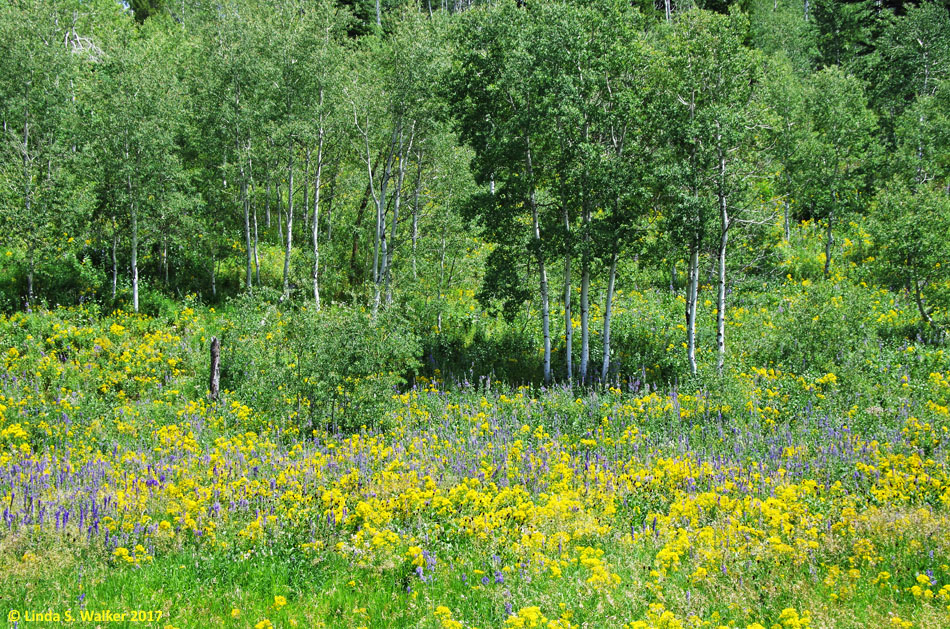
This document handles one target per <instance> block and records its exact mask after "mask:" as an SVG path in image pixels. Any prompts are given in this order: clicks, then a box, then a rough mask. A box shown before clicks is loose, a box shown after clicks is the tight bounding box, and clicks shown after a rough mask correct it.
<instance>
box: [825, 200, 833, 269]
mask: <svg viewBox="0 0 950 629" xmlns="http://www.w3.org/2000/svg"><path fill="white" fill-rule="evenodd" d="M834 219H835V213H834V211H833V210H832V212H831V213H830V214H828V224H827V227H826V228H825V277H828V276H829V275H831V246H832V245H833V244H834V236H833V235H832V233H831V224H832V222H834Z"/></svg>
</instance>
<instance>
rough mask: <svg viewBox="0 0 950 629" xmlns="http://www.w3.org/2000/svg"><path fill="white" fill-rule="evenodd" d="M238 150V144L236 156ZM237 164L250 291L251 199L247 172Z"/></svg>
mask: <svg viewBox="0 0 950 629" xmlns="http://www.w3.org/2000/svg"><path fill="white" fill-rule="evenodd" d="M240 149H241V147H240V143H238V155H240ZM238 163H240V164H241V168H240V172H241V206H242V208H243V210H244V250H245V252H246V253H247V268H246V269H245V273H244V288H245V289H247V290H248V291H250V290H251V286H252V283H253V279H254V275H253V265H254V249H253V246H252V245H251V199H250V196H249V195H248V193H247V172H246V171H245V170H244V160H242V159H238Z"/></svg>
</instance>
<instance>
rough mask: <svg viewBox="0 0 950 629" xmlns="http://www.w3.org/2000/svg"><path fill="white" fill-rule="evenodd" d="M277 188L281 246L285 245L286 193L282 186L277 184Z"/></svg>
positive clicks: (278, 232)
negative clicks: (282, 190)
mask: <svg viewBox="0 0 950 629" xmlns="http://www.w3.org/2000/svg"><path fill="white" fill-rule="evenodd" d="M275 187H276V188H277V206H276V207H277V234H278V236H279V237H280V246H281V248H283V246H284V195H283V193H282V192H281V191H280V186H275Z"/></svg>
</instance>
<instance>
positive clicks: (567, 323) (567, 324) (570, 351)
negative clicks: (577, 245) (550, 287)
mask: <svg viewBox="0 0 950 629" xmlns="http://www.w3.org/2000/svg"><path fill="white" fill-rule="evenodd" d="M564 201H566V199H565V200H564ZM561 217H562V219H563V220H564V238H565V244H566V247H565V251H564V358H565V360H566V361H567V381H568V382H573V381H574V321H573V320H572V318H571V244H572V243H571V222H570V217H569V216H568V213H567V203H566V202H563V203H562V204H561ZM581 379H582V380H583V375H582V376H581Z"/></svg>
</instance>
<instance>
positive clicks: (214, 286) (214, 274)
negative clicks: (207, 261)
mask: <svg viewBox="0 0 950 629" xmlns="http://www.w3.org/2000/svg"><path fill="white" fill-rule="evenodd" d="M217 280H218V261H217V260H216V259H215V256H214V253H212V254H211V296H212V297H217V296H218V281H217Z"/></svg>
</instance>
